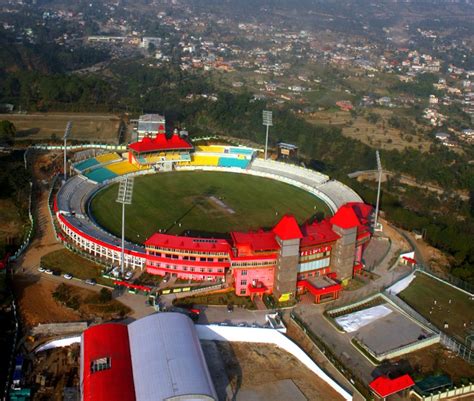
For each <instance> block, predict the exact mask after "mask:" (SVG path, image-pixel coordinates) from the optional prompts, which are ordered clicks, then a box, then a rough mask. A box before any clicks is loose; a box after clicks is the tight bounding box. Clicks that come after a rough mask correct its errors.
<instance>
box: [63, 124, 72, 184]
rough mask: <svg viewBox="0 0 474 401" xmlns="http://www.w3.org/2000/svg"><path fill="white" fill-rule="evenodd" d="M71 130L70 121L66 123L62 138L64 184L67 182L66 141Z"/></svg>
mask: <svg viewBox="0 0 474 401" xmlns="http://www.w3.org/2000/svg"><path fill="white" fill-rule="evenodd" d="M71 129H72V121H68V123H67V125H66V130H65V131H64V136H63V139H64V172H63V179H64V182H66V180H67V162H66V154H67V148H66V146H67V142H66V141H67V138H68V137H69V135H71Z"/></svg>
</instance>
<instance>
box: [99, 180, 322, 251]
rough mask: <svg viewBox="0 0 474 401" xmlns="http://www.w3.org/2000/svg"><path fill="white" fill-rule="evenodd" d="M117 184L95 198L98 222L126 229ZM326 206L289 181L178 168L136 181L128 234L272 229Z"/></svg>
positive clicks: (134, 237) (131, 237)
mask: <svg viewBox="0 0 474 401" xmlns="http://www.w3.org/2000/svg"><path fill="white" fill-rule="evenodd" d="M117 190H118V185H112V186H110V187H107V188H105V189H104V190H103V191H101V192H99V193H98V194H97V195H96V196H95V197H94V199H93V200H92V205H91V206H92V213H93V215H94V217H95V218H96V220H97V222H98V224H100V225H101V226H103V227H104V228H106V229H107V230H108V231H110V232H111V233H113V234H115V235H120V233H121V205H119V204H117V203H116V202H115V199H116V198H117ZM317 211H322V212H324V213H325V214H326V215H327V214H328V213H329V210H328V208H327V206H326V205H325V204H324V203H323V202H322V201H321V200H320V199H318V198H316V197H315V196H313V195H311V194H309V193H307V192H305V191H303V190H301V189H299V188H296V187H293V186H291V185H288V184H284V183H281V182H277V181H274V180H270V179H267V178H260V177H254V176H249V175H242V174H232V173H217V172H202V171H201V172H174V173H166V174H155V175H148V176H143V177H138V178H136V179H135V186H134V194H133V205H131V206H127V209H126V216H127V217H126V221H127V223H126V230H125V235H126V237H127V238H128V239H129V240H130V241H133V242H143V241H144V240H145V239H146V238H148V237H149V236H150V235H151V234H153V233H155V232H156V231H158V230H159V229H161V230H162V232H163V231H164V232H168V233H171V234H181V233H183V232H186V231H190V234H192V235H199V234H202V235H205V234H208V235H209V234H211V235H216V236H218V235H219V234H224V233H228V232H229V231H237V230H249V229H254V230H255V229H258V228H260V227H272V226H273V225H274V224H276V223H277V222H278V220H279V219H280V218H281V217H282V216H283V215H284V214H285V213H292V214H294V215H295V217H296V218H297V219H298V221H299V222H300V223H301V222H303V221H305V220H306V219H308V218H310V217H311V216H312V215H314V214H315V213H316V212H317Z"/></svg>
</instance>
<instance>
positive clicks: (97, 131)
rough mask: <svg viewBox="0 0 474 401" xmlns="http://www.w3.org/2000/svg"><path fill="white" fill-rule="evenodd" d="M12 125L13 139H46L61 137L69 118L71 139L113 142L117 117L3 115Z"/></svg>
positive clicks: (39, 114)
mask: <svg viewBox="0 0 474 401" xmlns="http://www.w3.org/2000/svg"><path fill="white" fill-rule="evenodd" d="M2 119H5V120H9V121H11V122H12V123H13V124H15V127H16V130H17V133H16V136H15V139H16V140H19V141H21V140H34V141H47V140H51V138H52V136H53V135H54V136H56V138H57V139H61V138H62V137H63V135H64V130H65V128H66V124H67V122H68V121H72V130H71V135H70V137H69V138H70V139H71V140H74V139H76V140H83V141H84V140H86V141H96V142H102V143H117V142H118V129H119V124H120V118H119V117H117V116H115V115H112V114H93V113H34V114H3V115H2Z"/></svg>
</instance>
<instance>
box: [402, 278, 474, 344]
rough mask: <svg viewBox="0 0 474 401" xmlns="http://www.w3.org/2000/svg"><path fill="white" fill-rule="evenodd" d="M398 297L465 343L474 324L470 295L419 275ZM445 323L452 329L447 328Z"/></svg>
mask: <svg viewBox="0 0 474 401" xmlns="http://www.w3.org/2000/svg"><path fill="white" fill-rule="evenodd" d="M398 296H399V297H400V298H401V299H403V300H404V301H405V302H406V303H407V304H408V305H410V306H411V307H412V308H413V309H415V310H416V311H417V312H418V313H420V314H421V315H423V316H424V317H425V318H426V319H428V320H429V321H430V322H431V323H433V324H434V325H435V326H436V327H438V328H439V329H441V330H443V331H444V332H445V333H447V334H450V335H452V336H454V337H456V338H457V339H458V340H461V341H463V340H464V339H465V337H466V335H467V334H469V329H470V328H473V326H472V325H473V324H474V301H471V300H470V298H471V297H470V296H469V295H467V294H466V293H464V292H462V291H460V290H457V289H456V288H453V287H451V286H450V285H447V284H444V283H443V282H441V281H439V280H436V279H434V278H431V277H430V276H428V275H426V274H423V273H420V272H418V273H416V277H415V279H414V280H413V281H412V282H411V283H410V285H409V286H408V288H406V289H405V290H403V291H402V292H401V293H400V294H398ZM445 323H447V324H448V327H446V328H445Z"/></svg>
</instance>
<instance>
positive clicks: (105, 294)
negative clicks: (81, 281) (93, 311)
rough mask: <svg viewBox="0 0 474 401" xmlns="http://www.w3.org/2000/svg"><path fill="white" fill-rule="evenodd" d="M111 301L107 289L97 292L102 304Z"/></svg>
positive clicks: (110, 294)
mask: <svg viewBox="0 0 474 401" xmlns="http://www.w3.org/2000/svg"><path fill="white" fill-rule="evenodd" d="M111 300H112V292H111V291H110V290H108V289H107V288H102V289H101V290H100V292H99V301H100V303H102V304H105V303H107V302H110V301H111Z"/></svg>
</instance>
